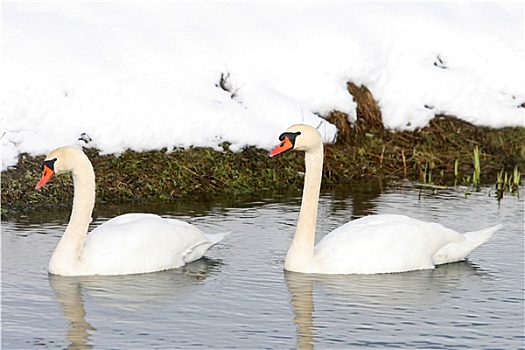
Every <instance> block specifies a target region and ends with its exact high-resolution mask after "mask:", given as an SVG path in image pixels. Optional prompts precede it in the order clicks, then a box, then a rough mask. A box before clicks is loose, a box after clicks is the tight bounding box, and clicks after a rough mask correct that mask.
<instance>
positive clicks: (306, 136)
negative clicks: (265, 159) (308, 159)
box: [270, 124, 323, 157]
mask: <svg viewBox="0 0 525 350" xmlns="http://www.w3.org/2000/svg"><path fill="white" fill-rule="evenodd" d="M279 140H280V141H281V143H280V144H279V145H277V147H275V148H274V149H273V150H272V151H271V152H270V157H273V156H276V155H278V154H282V153H285V152H288V151H290V150H296V151H306V152H308V151H311V150H313V149H316V148H318V147H319V146H322V144H323V141H322V139H321V134H320V133H319V131H317V129H316V128H314V127H313V126H310V125H306V124H296V125H292V126H290V127H289V128H288V129H286V131H285V132H283V133H282V134H281V136H279Z"/></svg>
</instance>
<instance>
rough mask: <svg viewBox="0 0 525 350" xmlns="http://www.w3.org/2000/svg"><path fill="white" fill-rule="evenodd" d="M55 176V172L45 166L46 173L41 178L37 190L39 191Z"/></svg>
mask: <svg viewBox="0 0 525 350" xmlns="http://www.w3.org/2000/svg"><path fill="white" fill-rule="evenodd" d="M53 175H55V172H54V171H53V169H51V168H50V167H48V166H47V165H44V172H43V173H42V177H41V178H40V181H39V182H38V184H37V185H36V189H37V190H38V189H39V188H40V187H42V186H44V185H45V184H46V183H47V182H48V181H49V180H51V178H52V177H53Z"/></svg>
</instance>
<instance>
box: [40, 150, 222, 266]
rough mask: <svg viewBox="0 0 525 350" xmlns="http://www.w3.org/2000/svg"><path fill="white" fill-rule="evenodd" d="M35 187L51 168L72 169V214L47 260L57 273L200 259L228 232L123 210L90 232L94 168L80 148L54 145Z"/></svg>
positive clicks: (176, 263)
mask: <svg viewBox="0 0 525 350" xmlns="http://www.w3.org/2000/svg"><path fill="white" fill-rule="evenodd" d="M42 169H43V174H42V178H41V179H40V181H39V182H38V184H37V186H36V189H39V188H40V187H42V186H43V185H44V184H45V183H46V182H48V181H49V180H50V179H51V178H52V177H53V176H54V175H55V174H61V173H67V172H71V173H72V174H73V184H74V199H73V209H72V213H71V218H70V220H69V223H68V225H67V228H66V231H65V232H64V234H63V235H62V238H61V239H60V242H59V243H58V245H57V247H56V249H55V251H54V253H53V255H52V257H51V260H50V262H49V272H50V273H51V274H55V275H64V276H79V275H126V274H135V273H146V272H154V271H161V270H167V269H172V268H177V267H181V266H183V265H184V264H186V263H188V262H191V261H194V260H197V259H200V258H201V257H202V256H203V255H204V253H205V252H206V251H207V250H208V248H210V247H211V246H212V245H214V244H215V243H217V242H220V241H221V240H222V239H223V238H224V237H225V236H226V235H227V234H228V232H226V233H219V234H213V235H208V234H205V233H203V232H202V231H201V230H199V229H198V228H196V227H194V226H192V225H190V224H188V223H186V222H183V221H180V220H175V219H164V218H161V217H160V216H158V215H154V214H124V215H120V216H117V217H115V218H113V219H111V220H109V221H107V222H105V223H103V224H102V225H100V226H98V227H97V228H95V229H94V230H93V231H92V232H91V233H90V234H89V235H88V227H89V223H90V222H91V214H92V212H93V207H94V205H95V174H94V171H93V166H92V165H91V162H90V161H89V159H88V157H87V156H86V155H85V154H84V152H82V150H80V149H78V148H75V147H62V148H58V149H56V150H54V151H52V152H51V153H49V155H48V156H47V158H46V160H45V161H44V163H43V165H42Z"/></svg>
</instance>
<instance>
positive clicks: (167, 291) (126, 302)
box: [49, 258, 221, 349]
mask: <svg viewBox="0 0 525 350" xmlns="http://www.w3.org/2000/svg"><path fill="white" fill-rule="evenodd" d="M220 264H221V263H220V262H219V261H217V260H212V259H208V258H202V259H199V260H197V261H194V262H191V263H189V264H187V265H185V266H184V267H181V268H179V269H173V270H167V271H161V272H154V273H147V274H136V275H123V276H78V277H65V276H59V275H51V274H50V275H49V285H50V286H51V289H53V291H54V293H55V295H56V300H57V301H58V302H59V304H60V306H61V307H62V311H63V313H64V316H65V318H66V320H67V321H68V322H69V329H68V330H67V332H66V334H65V338H66V339H67V341H68V342H70V344H69V346H68V347H67V348H68V349H92V348H93V345H91V344H90V343H91V339H90V337H91V334H92V333H93V332H96V325H91V324H90V323H89V322H88V321H86V310H85V307H84V301H85V298H84V296H89V297H90V298H95V299H97V301H99V302H100V304H101V305H102V306H103V307H104V308H107V309H110V310H112V309H118V310H121V311H141V310H143V311H144V310H150V311H151V310H155V309H157V310H158V309H161V308H163V307H165V306H166V305H169V304H170V303H173V302H176V301H180V300H183V299H185V298H187V297H189V296H190V295H191V294H192V293H193V292H194V290H195V288H196V287H198V286H199V285H200V282H201V281H202V280H204V279H206V278H207V277H208V276H209V275H210V274H212V273H213V271H214V270H215V269H216V268H217V267H218V266H219V265H220Z"/></svg>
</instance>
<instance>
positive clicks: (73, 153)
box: [36, 147, 86, 190]
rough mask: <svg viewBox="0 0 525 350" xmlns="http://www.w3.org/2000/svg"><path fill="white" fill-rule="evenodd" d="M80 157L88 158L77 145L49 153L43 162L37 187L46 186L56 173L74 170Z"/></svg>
mask: <svg viewBox="0 0 525 350" xmlns="http://www.w3.org/2000/svg"><path fill="white" fill-rule="evenodd" d="M79 158H86V155H85V154H84V152H82V150H81V149H79V148H76V147H61V148H57V149H55V150H54V151H52V152H51V153H49V154H48V155H47V157H46V159H45V160H44V162H43V163H42V177H41V178H40V181H39V182H38V184H37V185H36V189H37V190H38V189H39V188H40V187H42V186H44V185H45V184H46V183H47V182H48V181H49V180H51V179H52V178H53V176H55V175H59V174H63V173H68V172H72V171H73V170H74V167H75V166H76V165H77V163H78V159H79Z"/></svg>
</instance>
